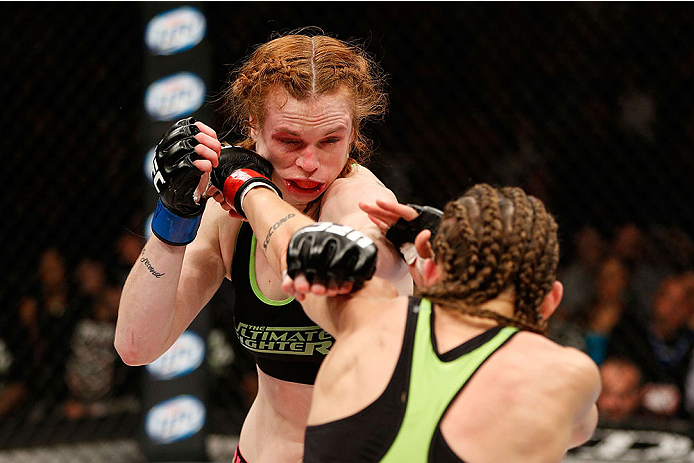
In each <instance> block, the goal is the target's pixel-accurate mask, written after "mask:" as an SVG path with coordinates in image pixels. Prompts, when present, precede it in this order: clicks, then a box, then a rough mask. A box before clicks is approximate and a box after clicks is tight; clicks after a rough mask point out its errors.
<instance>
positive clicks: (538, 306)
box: [284, 184, 600, 463]
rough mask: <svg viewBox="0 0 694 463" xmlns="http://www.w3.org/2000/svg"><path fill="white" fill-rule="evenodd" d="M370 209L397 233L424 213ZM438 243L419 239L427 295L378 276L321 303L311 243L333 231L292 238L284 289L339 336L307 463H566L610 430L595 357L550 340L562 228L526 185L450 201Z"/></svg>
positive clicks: (323, 381)
mask: <svg viewBox="0 0 694 463" xmlns="http://www.w3.org/2000/svg"><path fill="white" fill-rule="evenodd" d="M362 208H363V210H364V211H366V212H368V213H369V214H370V217H371V218H372V220H373V221H374V222H375V223H376V224H378V225H379V227H381V228H382V230H384V231H385V230H387V229H388V228H390V227H391V226H393V224H395V223H397V222H398V221H400V220H401V219H403V218H405V220H411V219H412V218H413V217H414V216H415V215H416V213H415V212H416V211H414V210H413V209H412V208H410V207H409V206H405V205H402V204H397V203H392V202H387V201H377V202H376V204H368V203H367V204H363V205H362ZM430 234H431V231H430V230H429V229H427V230H425V231H422V232H421V233H419V234H418V235H417V236H416V238H415V240H414V241H415V247H416V249H417V252H418V254H419V256H420V257H422V258H424V262H423V264H422V265H421V271H422V280H423V287H421V288H420V293H421V294H420V295H418V296H416V297H415V296H410V297H408V296H398V295H397V292H396V291H395V288H394V287H393V285H392V284H391V283H389V282H387V281H385V280H383V279H381V278H378V277H376V278H373V279H371V280H368V281H366V283H365V284H364V286H363V288H362V289H361V290H359V291H357V292H355V293H353V294H349V295H339V296H336V297H324V296H317V295H315V294H311V293H310V292H309V291H308V289H309V288H308V286H307V282H306V281H304V273H311V272H314V271H315V264H314V263H313V260H312V258H311V256H310V255H307V254H306V253H304V252H302V249H303V243H304V242H305V241H306V240H307V235H313V236H312V239H313V240H317V241H325V240H329V237H328V236H325V235H330V231H329V230H327V229H326V230H312V229H308V230H303V231H299V232H298V233H297V234H295V235H294V236H293V237H292V239H291V240H290V243H289V248H288V253H287V266H288V268H291V269H293V271H292V273H291V274H288V275H287V276H286V277H285V283H284V287H285V288H288V289H287V290H288V291H291V290H293V291H296V292H297V293H305V297H304V299H303V302H302V306H303V307H304V310H306V313H307V314H308V315H309V316H310V317H311V319H313V320H314V321H315V322H316V323H318V324H319V325H320V326H322V327H324V328H325V329H326V330H327V331H328V332H329V333H330V334H331V335H333V337H334V338H335V345H334V346H333V348H332V350H331V352H330V354H329V355H328V357H327V359H326V361H325V362H324V363H323V365H322V366H321V369H320V372H319V374H318V377H317V379H316V386H315V389H314V393H313V401H312V406H311V413H310V415H309V421H308V427H307V429H306V440H305V447H306V448H305V459H304V461H305V462H307V463H313V462H376V461H382V462H403V461H407V462H412V463H420V462H422V463H423V462H437V463H439V462H444V463H445V462H461V461H469V462H499V461H503V462H523V463H524V462H528V461H543V462H551V461H554V462H559V461H561V460H562V459H563V457H564V455H565V453H566V451H567V449H569V448H571V447H575V446H578V445H580V444H582V443H584V442H586V441H587V440H588V438H589V437H590V436H591V435H592V433H593V431H594V429H595V427H596V424H597V408H596V406H595V402H596V400H597V398H598V395H599V392H600V377H599V372H598V368H597V366H596V365H595V363H593V361H592V360H591V359H590V358H589V357H588V356H587V355H585V354H584V353H582V352H580V351H578V350H576V349H573V348H569V347H563V346H560V345H558V344H556V343H554V342H552V341H550V340H549V339H547V338H546V337H545V336H543V335H542V333H544V332H545V330H546V320H547V318H548V317H549V316H550V315H551V314H552V312H553V311H554V310H555V309H556V308H557V306H558V305H559V302H560V300H561V297H562V292H563V289H562V285H561V283H559V282H558V281H556V270H557V264H558V261H559V246H558V243H557V224H556V222H555V220H554V218H553V217H552V216H551V215H550V214H549V213H548V212H547V211H546V209H545V207H544V205H543V204H542V202H541V201H539V200H538V199H537V198H535V197H533V196H529V195H526V194H525V193H524V192H523V191H522V190H521V189H519V188H500V189H498V188H493V187H491V186H489V185H486V184H480V185H475V186H474V187H472V188H470V189H469V190H468V191H467V192H466V193H465V194H463V195H462V196H461V197H460V198H458V199H457V200H454V201H451V202H449V203H448V204H447V205H446V207H445V208H444V211H443V216H442V218H441V221H440V224H439V225H438V229H437V231H436V234H435V236H434V238H433V248H432V246H431V245H430V242H429V237H430ZM343 247H344V248H345V249H350V248H354V245H353V244H350V243H345V244H343V245H341V246H338V250H341V249H343ZM292 275H293V276H294V278H293V279H292V278H291V277H292Z"/></svg>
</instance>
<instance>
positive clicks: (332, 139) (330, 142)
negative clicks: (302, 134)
mask: <svg viewBox="0 0 694 463" xmlns="http://www.w3.org/2000/svg"><path fill="white" fill-rule="evenodd" d="M339 141H340V139H339V138H337V137H333V138H326V139H325V140H323V143H325V144H328V145H333V144H335V143H338V142H339Z"/></svg>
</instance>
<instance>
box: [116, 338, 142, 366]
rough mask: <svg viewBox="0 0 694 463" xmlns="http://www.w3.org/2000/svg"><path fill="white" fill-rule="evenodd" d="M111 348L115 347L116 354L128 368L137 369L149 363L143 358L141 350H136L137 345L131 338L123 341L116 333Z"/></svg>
mask: <svg viewBox="0 0 694 463" xmlns="http://www.w3.org/2000/svg"><path fill="white" fill-rule="evenodd" d="M113 346H114V347H115V349H116V352H117V353H118V356H119V357H120V358H121V360H122V361H123V363H125V364H126V365H128V366H131V367H137V366H140V365H145V364H147V363H150V362H149V361H147V360H146V359H145V358H144V357H143V355H142V350H141V349H138V348H137V345H136V343H135V342H134V341H133V340H132V338H130V339H124V337H123V336H119V335H118V333H116V338H115V340H114V342H113Z"/></svg>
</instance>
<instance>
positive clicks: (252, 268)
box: [248, 233, 294, 306]
mask: <svg viewBox="0 0 694 463" xmlns="http://www.w3.org/2000/svg"><path fill="white" fill-rule="evenodd" d="M256 244H257V241H256V239H255V233H254V234H253V236H252V237H251V257H250V259H248V277H249V278H250V280H251V288H252V289H253V294H255V297H257V298H258V299H260V300H261V301H263V302H264V303H266V304H268V305H275V306H280V305H287V304H289V303H290V302H292V301H293V300H294V296H290V297H288V298H287V299H284V300H282V301H275V300H272V299H268V298H267V297H265V296H264V295H263V293H261V292H260V288H258V282H257V281H256V279H255V248H256Z"/></svg>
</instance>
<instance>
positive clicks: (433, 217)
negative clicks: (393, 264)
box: [386, 204, 443, 265]
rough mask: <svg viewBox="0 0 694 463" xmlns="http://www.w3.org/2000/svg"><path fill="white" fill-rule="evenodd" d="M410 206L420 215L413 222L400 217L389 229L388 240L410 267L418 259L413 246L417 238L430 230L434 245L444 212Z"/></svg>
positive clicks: (414, 205) (431, 240) (432, 208)
mask: <svg viewBox="0 0 694 463" xmlns="http://www.w3.org/2000/svg"><path fill="white" fill-rule="evenodd" d="M408 206H410V207H411V208H413V209H414V210H416V211H417V212H419V215H418V216H417V217H416V218H414V219H413V220H405V219H403V218H402V217H400V219H398V221H397V222H395V223H394V224H393V225H391V227H390V228H389V229H388V231H387V232H386V238H388V240H389V241H390V242H391V243H393V245H394V246H395V248H396V249H397V250H398V251H400V255H401V256H402V257H403V259H404V260H405V262H407V264H408V265H410V264H412V263H413V262H414V260H415V259H416V257H417V254H416V251H414V248H413V246H412V245H413V244H414V239H415V237H416V236H417V235H418V234H419V232H421V231H422V230H430V231H431V237H430V238H429V241H430V242H431V243H432V244H433V242H434V236H435V235H436V231H437V230H438V228H439V222H440V221H441V217H442V216H443V212H442V211H440V210H439V209H436V208H435V207H431V206H418V205H416V204H408ZM413 252H414V254H413Z"/></svg>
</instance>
